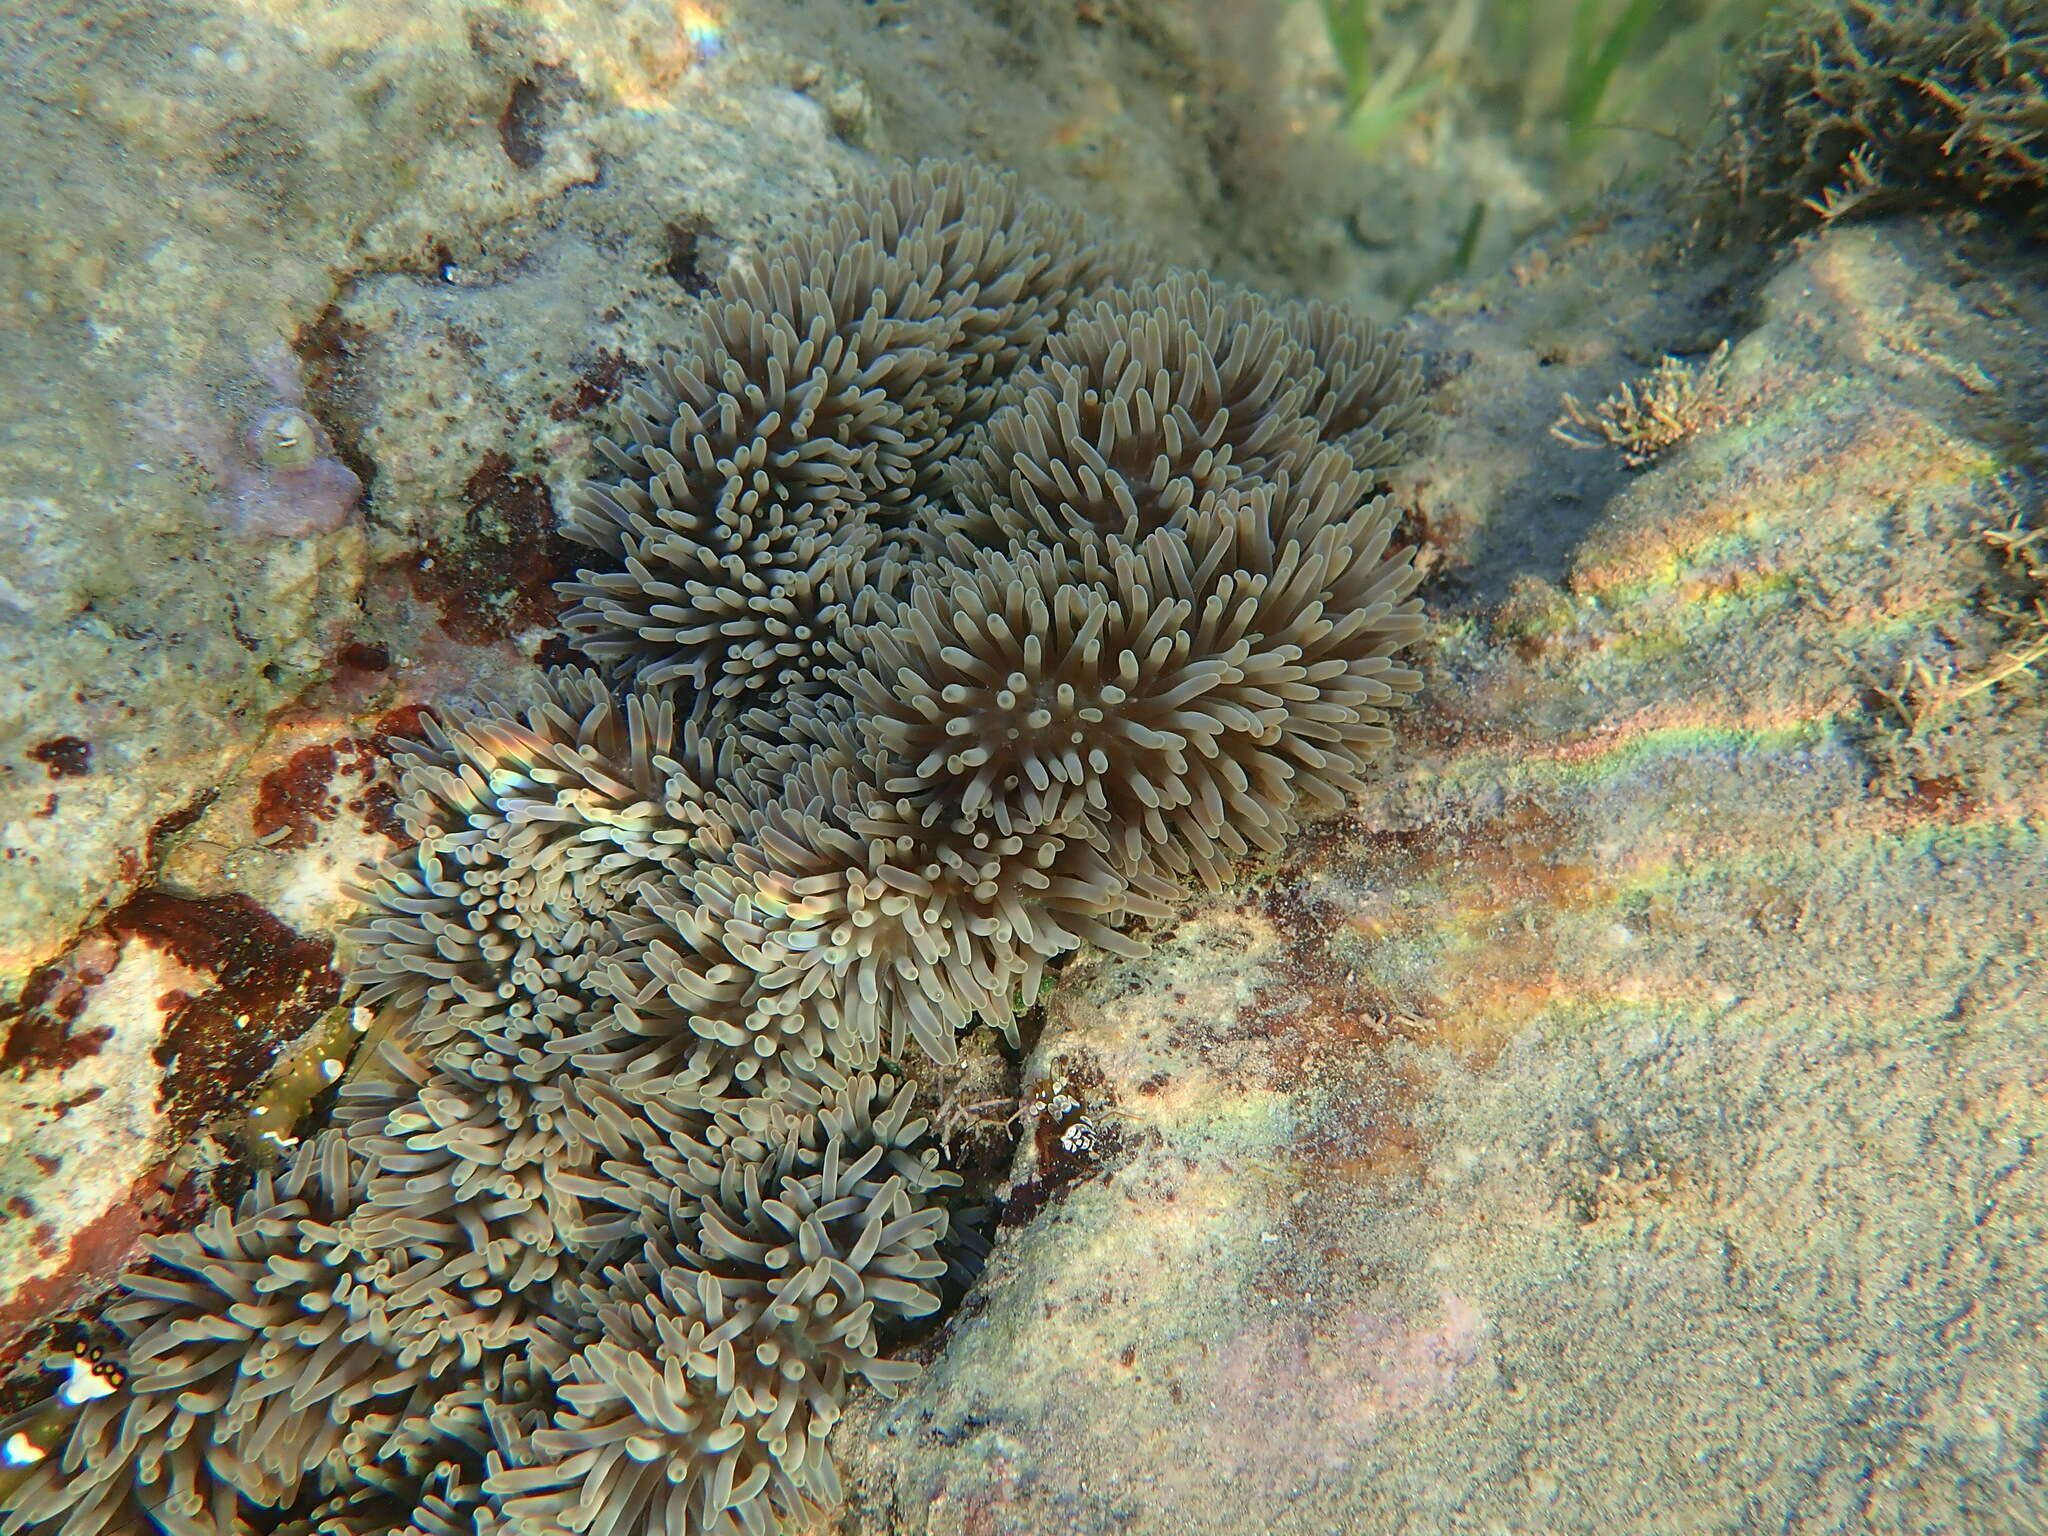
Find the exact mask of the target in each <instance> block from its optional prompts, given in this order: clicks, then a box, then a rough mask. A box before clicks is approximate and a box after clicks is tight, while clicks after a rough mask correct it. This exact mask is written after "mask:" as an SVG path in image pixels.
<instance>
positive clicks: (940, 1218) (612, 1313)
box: [485, 1078, 957, 1536]
mask: <svg viewBox="0 0 2048 1536" xmlns="http://www.w3.org/2000/svg"><path fill="white" fill-rule="evenodd" d="M910 1099H911V1090H910V1089H909V1088H908V1087H903V1088H901V1089H898V1088H897V1085H895V1084H894V1083H892V1082H889V1081H887V1080H877V1079H873V1078H858V1079H855V1080H853V1081H851V1082H844V1081H842V1082H841V1083H840V1084H839V1085H838V1086H837V1087H835V1088H834V1089H832V1090H830V1091H829V1092H828V1093H827V1094H826V1095H825V1096H824V1098H823V1101H822V1102H821V1103H820V1104H819V1106H818V1107H817V1108H816V1109H810V1110H801V1111H792V1110H791V1109H790V1108H789V1107H788V1106H786V1105H777V1104H773V1103H766V1102H757V1103H756V1104H755V1105H754V1106H751V1111H752V1112H751V1113H750V1112H749V1107H742V1106H736V1107H734V1108H733V1109H731V1110H728V1111H726V1112H724V1113H723V1114H721V1115H720V1116H719V1117H718V1125H717V1131H718V1133H719V1134H718V1135H717V1137H716V1138H715V1140H716V1144H717V1145H718V1147H719V1155H718V1157H717V1159H716V1161H715V1162H711V1161H706V1160H703V1159H702V1158H681V1157H678V1158H675V1159H672V1160H671V1161H670V1162H669V1163H668V1165H667V1166H666V1168H665V1169H664V1170H663V1172H664V1173H665V1174H666V1175H667V1179H666V1190H665V1192H663V1191H660V1190H658V1188H657V1187H653V1186H650V1187H649V1188H647V1189H646V1191H645V1200H646V1203H645V1205H644V1207H643V1230H644V1231H645V1233H646V1237H647V1256H646V1257H645V1258H640V1259H634V1260H630V1261H628V1262H625V1263H623V1264H619V1265H615V1266H612V1267H610V1268H607V1269H605V1270H604V1271H603V1272H602V1273H601V1275H599V1276H598V1277H596V1278H594V1279H592V1280H590V1281H587V1282H585V1284H584V1286H583V1299H584V1303H585V1305H586V1306H587V1308H588V1309H589V1311H590V1312H591V1313H592V1315H594V1316H595V1318H596V1319H597V1332H598V1337H597V1338H596V1339H595V1340H593V1341H592V1342H591V1343H589V1344H587V1345H585V1346H584V1347H583V1348H582V1349H580V1350H579V1351H577V1353H576V1354H574V1355H573V1356H571V1357H570V1359H569V1361H568V1365H567V1368H566V1380H565V1382H564V1384H563V1385H562V1386H561V1387H560V1388H559V1390H558V1397H559V1399H560V1403H561V1406H560V1407H559V1408H557V1410H556V1412H555V1414H554V1417H553V1420H552V1422H551V1423H550V1424H549V1425H547V1426H546V1427H544V1428H539V1429H536V1430H535V1431H534V1432H533V1433H532V1435H531V1436H530V1437H529V1438H528V1439H527V1441H526V1442H525V1443H524V1444H522V1445H521V1446H520V1447H518V1448H517V1451H516V1452H515V1454H514V1457H513V1459H512V1460H511V1462H510V1464H509V1465H506V1466H504V1467H502V1468H501V1469H500V1470H498V1471H497V1472H496V1473H495V1474H494V1475H493V1476H492V1477H491V1478H490V1480H489V1481H488V1482H487V1483H486V1484H485V1488H486V1491H487V1492H488V1493H491V1494H493V1495H496V1496H498V1497H500V1498H501V1499H502V1500H503V1510H504V1514H505V1517H506V1520H507V1524H508V1528H509V1529H510V1530H511V1531H513V1532H532V1533H535V1536H541V1533H552V1532H557V1531H574V1532H585V1531H604V1532H617V1533H620V1536H635V1533H639V1536H693V1533H697V1532H726V1531H732V1530H747V1531H754V1530H769V1529H780V1528H786V1525H787V1524H788V1523H790V1522H794V1521H797V1520H800V1519H802V1518H805V1517H806V1516H807V1515H809V1514H810V1512H811V1511H812V1510H813V1509H814V1508H815V1507H816V1506H819V1505H829V1504H831V1503H834V1502H836V1501H837V1499H838V1497H839V1482H838V1477H837V1474H836V1472H835V1471H834V1469H833V1465H832V1458H831V1455H830V1453H829V1451H828V1450H827V1449H826V1444H825V1439H826V1435H827V1434H828V1433H829V1432H830V1430H831V1428H832V1425H833V1424H834V1423H835V1422H836V1421H837V1419H838V1416H839V1404H840V1402H841V1400H842V1398H843V1396H844V1393H845V1383H846V1379H847V1377H848V1376H849V1375H855V1376H859V1377H862V1378H864V1379H865V1380H867V1381H868V1382H870V1383H871V1384H873V1385H875V1386H877V1387H879V1388H880V1389H882V1390H883V1391H885V1392H891V1393H893V1390H894V1388H895V1386H896V1384H898V1383H899V1382H901V1381H904V1380H906V1379H908V1378H909V1377H910V1376H912V1375H913V1374H914V1370H913V1369H912V1368H910V1367H906V1366H903V1365H899V1364H897V1363H895V1362H892V1361H887V1360H883V1359H881V1358H880V1356H879V1335H878V1328H879V1327H881V1326H882V1325H884V1324H886V1323H887V1322H889V1321H892V1320H897V1319H908V1318H915V1317H921V1316H924V1315H926V1314H927V1313H929V1312H931V1311H933V1310H935V1309H936V1308H937V1306H938V1304H939V1298H938V1294H937V1292H936V1291H934V1290H931V1289H929V1288H928V1287H927V1286H926V1285H925V1284H924V1283H923V1282H925V1281H930V1280H936V1279H938V1278H939V1277H940V1276H942V1275H943V1274H944V1273H945V1271H946V1268H947V1264H946V1260H945V1258H944V1257H943V1256H942V1255H941V1254H940V1252H939V1249H940V1245H941V1244H942V1243H943V1241H944V1240H945V1238H946V1235H947V1227H948V1213H947V1212H946V1210H945V1208H944V1207H943V1206H942V1205H939V1204H936V1203H934V1202H933V1201H932V1200H931V1198H930V1197H931V1195H932V1192H933V1191H934V1190H935V1189H937V1188H939V1187H942V1186H943V1185H944V1184H946V1183H950V1182H957V1180H953V1179H952V1178H951V1177H950V1176H948V1175H945V1174H943V1173H942V1172H940V1171H939V1170H938V1169H937V1167H936V1165H935V1161H933V1160H932V1159H931V1158H929V1156H927V1157H926V1158H923V1159H919V1158H915V1157H913V1156H911V1155H910V1152H909V1148H910V1147H911V1146H912V1145H914V1143H915V1142H916V1140H917V1139H918V1138H919V1137H920V1136H921V1135H922V1132H923V1129H924V1127H923V1124H922V1122H919V1121H913V1120H912V1119H911V1117H910V1114H909V1108H910ZM698 1150H699V1152H700V1153H703V1152H704V1151H705V1149H703V1148H701V1147H700V1148H699V1149H698ZM664 1196H665V1197H664Z"/></svg>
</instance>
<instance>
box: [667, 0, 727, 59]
mask: <svg viewBox="0 0 2048 1536" xmlns="http://www.w3.org/2000/svg"><path fill="white" fill-rule="evenodd" d="M676 24H677V25H678V26H680V27H681V28H682V29H683V36H685V37H687V38H688V39H689V40H690V47H691V49H692V50H693V51H694V52H695V54H696V56H697V62H698V63H700V64H702V63H705V62H707V61H709V60H711V59H715V58H717V57H718V56H719V55H720V54H721V53H723V52H724V51H725V24H724V23H723V22H721V21H720V20H719V19H718V18H717V17H716V16H714V15H712V14H711V12H710V11H708V10H706V9H705V8H704V7H703V6H701V5H696V4H693V3H692V0H682V3H681V4H679V5H678V6H677V7H676Z"/></svg>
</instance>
